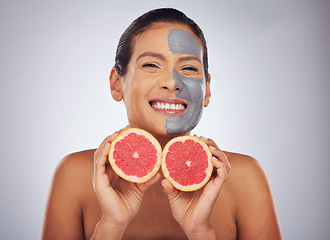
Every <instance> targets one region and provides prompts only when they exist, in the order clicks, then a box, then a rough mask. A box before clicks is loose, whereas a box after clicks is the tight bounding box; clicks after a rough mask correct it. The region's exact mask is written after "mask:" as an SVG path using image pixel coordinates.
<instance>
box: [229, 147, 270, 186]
mask: <svg viewBox="0 0 330 240" xmlns="http://www.w3.org/2000/svg"><path fill="white" fill-rule="evenodd" d="M225 154H226V156H227V158H228V161H229V163H230V164H231V166H232V168H231V172H230V175H232V177H231V178H232V180H233V181H242V180H244V182H245V183H246V184H249V183H250V182H249V181H260V182H261V183H262V182H263V183H266V182H267V178H266V174H265V172H264V170H263V168H262V166H261V164H260V163H259V162H258V161H257V160H256V159H255V158H253V157H251V156H248V155H244V154H239V153H232V152H225ZM265 181H266V182H265ZM240 184H241V183H240Z"/></svg>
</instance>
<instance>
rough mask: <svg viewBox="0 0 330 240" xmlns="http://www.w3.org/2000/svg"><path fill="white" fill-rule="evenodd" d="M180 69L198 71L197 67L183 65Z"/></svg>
mask: <svg viewBox="0 0 330 240" xmlns="http://www.w3.org/2000/svg"><path fill="white" fill-rule="evenodd" d="M182 70H185V71H193V72H198V69H197V68H195V67H184V68H182Z"/></svg>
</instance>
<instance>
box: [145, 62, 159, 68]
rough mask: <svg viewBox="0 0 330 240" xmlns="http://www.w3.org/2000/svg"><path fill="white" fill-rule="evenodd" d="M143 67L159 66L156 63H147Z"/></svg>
mask: <svg viewBox="0 0 330 240" xmlns="http://www.w3.org/2000/svg"><path fill="white" fill-rule="evenodd" d="M142 67H149V68H159V67H158V66H157V65H156V64H153V63H145V64H143V65H142Z"/></svg>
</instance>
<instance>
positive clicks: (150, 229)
mask: <svg viewBox="0 0 330 240" xmlns="http://www.w3.org/2000/svg"><path fill="white" fill-rule="evenodd" d="M173 29H178V30H182V31H186V32H188V33H189V34H190V35H192V36H194V34H193V33H192V31H191V30H190V29H189V28H188V27H187V26H184V25H180V24H172V23H171V24H168V23H166V24H165V23H157V24H154V25H152V27H150V29H148V30H146V31H145V32H144V33H142V34H140V35H139V36H137V37H136V38H135V40H134V49H133V53H132V56H131V59H130V62H129V65H128V71H127V73H126V75H125V76H120V75H119V74H118V72H117V70H116V68H113V69H112V71H111V75H110V88H111V94H112V97H113V98H114V99H115V100H116V101H121V100H123V101H124V103H125V107H126V110H127V117H128V121H129V126H130V127H139V128H142V129H144V130H147V131H148V132H150V133H151V134H152V135H154V136H155V137H156V138H157V140H158V141H159V142H160V144H161V145H162V147H164V145H165V144H166V143H167V142H168V141H169V140H170V139H172V138H173V137H175V136H172V135H168V134H167V132H166V128H165V126H166V125H165V122H166V119H167V118H168V117H169V116H171V114H172V113H171V112H170V111H167V110H160V109H155V107H153V106H152V105H153V104H150V102H156V101H161V102H166V101H169V102H170V101H183V100H182V99H181V100H180V99H177V97H176V96H177V94H178V92H179V91H181V90H182V88H176V87H175V84H174V77H173V69H175V70H176V71H177V73H178V74H181V75H182V76H184V77H187V78H192V79H203V78H204V77H205V76H204V67H203V63H202V61H200V60H198V59H197V60H196V57H194V56H192V55H189V53H188V54H174V53H173V52H171V51H170V49H169V44H168V34H169V32H170V31H171V30H173ZM195 37H196V36H195ZM196 41H197V42H198V43H199V44H200V42H199V40H198V38H197V37H196ZM200 51H202V48H201V49H200ZM209 78H210V76H209ZM204 87H205V96H204V99H203V101H204V102H203V106H204V107H207V105H208V104H209V100H210V95H211V93H210V81H208V82H206V83H205V86H204ZM185 104H187V106H188V108H189V102H185ZM182 114H184V111H183V112H182ZM117 134H118V132H116V133H114V134H112V135H110V136H109V137H107V138H105V139H104V141H103V142H102V143H101V144H100V146H99V147H98V149H97V150H88V151H84V152H79V153H74V154H71V155H69V156H67V157H66V158H64V159H63V161H62V162H61V163H60V164H59V166H58V168H57V170H56V172H55V175H54V179H53V183H52V187H51V190H50V195H49V201H48V205H47V209H46V215H45V220H44V226H43V231H42V239H61V240H62V239H64V240H65V239H68V240H69V239H70V240H74V239H94V240H95V239H208V240H211V239H240V240H241V239H251V240H252V239H253V240H255V239H261V240H263V239H265V240H266V239H267V240H273V239H274V240H275V239H276V240H277V239H281V234H280V230H279V224H278V222H277V217H276V213H275V209H274V203H273V199H272V195H271V191H270V187H269V184H268V181H267V178H266V176H265V174H264V172H263V170H262V168H261V167H260V165H259V164H258V163H257V161H256V160H254V159H253V158H251V157H249V156H245V155H240V154H235V153H229V152H222V151H221V150H220V149H219V148H218V146H217V145H216V143H215V142H213V140H211V139H204V140H205V142H206V143H207V144H208V145H209V146H210V148H211V151H212V155H213V159H212V162H213V166H214V169H215V170H214V174H213V176H212V178H211V180H210V181H209V182H208V183H207V184H206V185H205V187H203V188H202V189H200V190H198V191H195V192H189V193H185V192H180V191H178V190H176V189H175V188H173V187H172V186H171V184H170V183H169V181H167V180H166V179H163V176H162V173H161V172H159V173H157V174H156V175H155V176H154V177H153V178H152V179H150V180H149V181H147V182H145V183H143V184H135V183H131V182H128V181H125V180H123V179H121V178H120V177H119V176H117V175H116V174H115V173H114V172H113V171H112V169H111V167H110V166H109V164H108V161H107V158H108V152H109V147H110V143H111V141H112V140H113V139H114V138H115V137H116V136H117ZM189 134H190V132H189V131H188V132H185V133H182V135H189Z"/></svg>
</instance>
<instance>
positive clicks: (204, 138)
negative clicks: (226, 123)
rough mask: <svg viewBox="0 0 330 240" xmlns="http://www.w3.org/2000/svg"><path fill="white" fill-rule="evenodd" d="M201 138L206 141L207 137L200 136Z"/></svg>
mask: <svg viewBox="0 0 330 240" xmlns="http://www.w3.org/2000/svg"><path fill="white" fill-rule="evenodd" d="M200 138H201V139H203V140H204V141H207V140H208V139H207V138H206V137H203V136H200Z"/></svg>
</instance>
